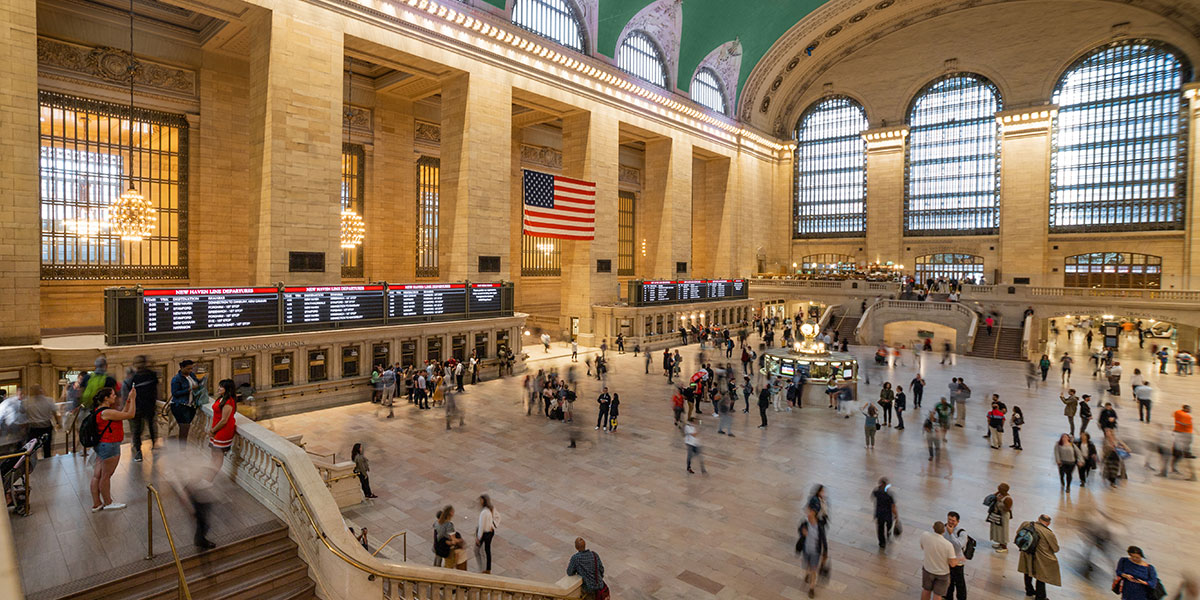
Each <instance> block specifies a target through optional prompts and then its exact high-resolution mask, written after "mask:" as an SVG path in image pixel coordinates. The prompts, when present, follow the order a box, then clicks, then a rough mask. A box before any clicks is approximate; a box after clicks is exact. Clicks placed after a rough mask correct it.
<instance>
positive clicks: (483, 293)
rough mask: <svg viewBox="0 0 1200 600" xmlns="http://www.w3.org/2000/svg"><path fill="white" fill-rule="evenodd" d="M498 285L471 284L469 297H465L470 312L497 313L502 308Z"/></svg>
mask: <svg viewBox="0 0 1200 600" xmlns="http://www.w3.org/2000/svg"><path fill="white" fill-rule="evenodd" d="M502 289H503V287H502V286H501V285H500V284H499V283H472V284H471V289H470V295H469V296H467V306H468V307H470V310H471V312H473V313H481V312H499V311H500V310H502V308H503V303H502V302H501V298H502V297H501V295H500V290H502Z"/></svg>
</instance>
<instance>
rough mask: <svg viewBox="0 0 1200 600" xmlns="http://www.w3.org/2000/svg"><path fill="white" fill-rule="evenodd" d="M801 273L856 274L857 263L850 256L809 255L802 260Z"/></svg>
mask: <svg viewBox="0 0 1200 600" xmlns="http://www.w3.org/2000/svg"><path fill="white" fill-rule="evenodd" d="M800 261H801V262H800V268H799V271H800V272H801V273H804V274H806V275H839V274H850V273H854V271H855V270H857V269H858V264H857V261H855V260H854V257H853V256H850V255H849V254H832V253H830V254H809V255H808V256H805V257H804V258H802V259H800Z"/></svg>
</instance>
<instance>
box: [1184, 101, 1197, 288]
mask: <svg viewBox="0 0 1200 600" xmlns="http://www.w3.org/2000/svg"><path fill="white" fill-rule="evenodd" d="M1183 89H1184V92H1183V94H1184V96H1185V97H1186V98H1187V99H1188V108H1187V111H1188V112H1187V119H1188V129H1187V131H1188V138H1189V139H1188V140H1187V146H1186V148H1188V149H1189V150H1190V152H1188V162H1189V163H1190V164H1188V166H1187V177H1188V185H1187V199H1186V200H1185V202H1184V207H1185V208H1184V213H1183V214H1184V215H1186V216H1185V217H1184V218H1185V219H1186V220H1187V235H1186V236H1184V238H1183V240H1184V242H1183V244H1184V246H1183V247H1184V252H1183V287H1184V288H1185V289H1189V290H1194V289H1197V288H1200V241H1197V240H1196V236H1198V235H1200V214H1197V212H1198V211H1200V203H1198V202H1197V201H1196V199H1197V198H1200V195H1198V194H1197V193H1196V186H1198V185H1200V131H1197V129H1198V128H1200V83H1198V82H1193V83H1187V84H1184V86H1183Z"/></svg>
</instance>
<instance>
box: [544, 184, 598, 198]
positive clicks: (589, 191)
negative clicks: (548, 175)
mask: <svg viewBox="0 0 1200 600" xmlns="http://www.w3.org/2000/svg"><path fill="white" fill-rule="evenodd" d="M554 193H555V195H558V194H578V195H580V196H595V195H596V188H595V187H590V188H579V187H574V186H569V185H556V186H554Z"/></svg>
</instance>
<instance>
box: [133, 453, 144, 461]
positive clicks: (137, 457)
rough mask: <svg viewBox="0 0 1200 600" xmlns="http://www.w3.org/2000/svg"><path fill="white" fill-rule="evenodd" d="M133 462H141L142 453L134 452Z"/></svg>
mask: <svg viewBox="0 0 1200 600" xmlns="http://www.w3.org/2000/svg"><path fill="white" fill-rule="evenodd" d="M133 462H142V455H141V454H134V455H133Z"/></svg>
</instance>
